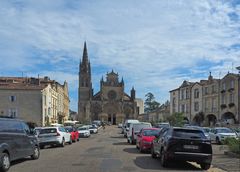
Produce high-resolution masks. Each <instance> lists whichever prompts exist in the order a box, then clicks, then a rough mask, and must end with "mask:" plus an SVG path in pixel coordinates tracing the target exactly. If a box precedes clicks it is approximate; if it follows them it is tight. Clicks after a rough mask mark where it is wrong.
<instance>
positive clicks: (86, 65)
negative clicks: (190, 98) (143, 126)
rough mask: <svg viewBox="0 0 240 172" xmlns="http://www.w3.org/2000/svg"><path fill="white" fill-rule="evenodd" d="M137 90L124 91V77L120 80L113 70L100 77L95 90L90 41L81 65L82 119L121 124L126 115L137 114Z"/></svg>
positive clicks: (79, 93) (80, 106) (80, 112)
mask: <svg viewBox="0 0 240 172" xmlns="http://www.w3.org/2000/svg"><path fill="white" fill-rule="evenodd" d="M135 95H136V91H135V89H134V88H132V90H131V92H130V95H128V94H127V93H125V92H124V80H123V78H122V79H121V81H119V78H118V73H115V72H114V71H113V70H112V71H111V72H110V73H107V74H106V79H104V78H103V77H102V79H101V80H100V91H99V92H97V93H96V94H94V91H93V88H92V81H91V64H90V62H89V60H88V52H87V46H86V42H85V43H84V50H83V57H82V59H81V61H80V65H79V90H78V115H79V120H80V121H81V122H91V121H93V120H101V121H106V122H110V123H111V124H117V123H121V122H123V120H125V119H129V118H131V119H133V118H137V116H138V114H139V107H137V102H136V98H135Z"/></svg>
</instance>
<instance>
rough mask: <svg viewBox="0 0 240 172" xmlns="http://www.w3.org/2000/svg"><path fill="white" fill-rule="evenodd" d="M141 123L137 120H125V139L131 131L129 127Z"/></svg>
mask: <svg viewBox="0 0 240 172" xmlns="http://www.w3.org/2000/svg"><path fill="white" fill-rule="evenodd" d="M138 122H139V121H138V120H137V119H127V120H125V122H124V124H123V134H124V137H127V132H128V131H129V127H130V124H131V123H138Z"/></svg>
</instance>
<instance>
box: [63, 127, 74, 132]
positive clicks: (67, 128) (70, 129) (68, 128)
mask: <svg viewBox="0 0 240 172" xmlns="http://www.w3.org/2000/svg"><path fill="white" fill-rule="evenodd" d="M65 130H67V131H68V132H73V128H72V127H65Z"/></svg>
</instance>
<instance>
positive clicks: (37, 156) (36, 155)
mask: <svg viewBox="0 0 240 172" xmlns="http://www.w3.org/2000/svg"><path fill="white" fill-rule="evenodd" d="M39 156H40V151H39V147H38V146H35V148H34V152H33V154H32V155H31V158H32V159H38V158H39Z"/></svg>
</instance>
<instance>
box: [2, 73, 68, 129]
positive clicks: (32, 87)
mask: <svg viewBox="0 0 240 172" xmlns="http://www.w3.org/2000/svg"><path fill="white" fill-rule="evenodd" d="M60 88H61V91H60ZM64 90H65V91H64ZM67 90H68V89H67V83H65V84H64V85H61V84H59V83H58V82H55V81H53V80H50V79H49V78H48V77H44V78H24V77H0V102H1V104H0V114H1V115H2V116H11V117H16V118H20V119H23V120H25V121H28V122H33V123H36V124H37V125H38V126H45V125H50V124H51V123H57V122H63V121H64V120H65V119H68V116H69V112H68V113H65V112H64V108H65V109H69V107H64V102H68V103H65V106H69V98H68V92H66V91H67ZM62 91H63V92H64V93H63V92H62ZM64 94H65V96H66V97H62V98H60V97H61V96H60V95H64ZM61 116H62V118H60V117H61Z"/></svg>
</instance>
